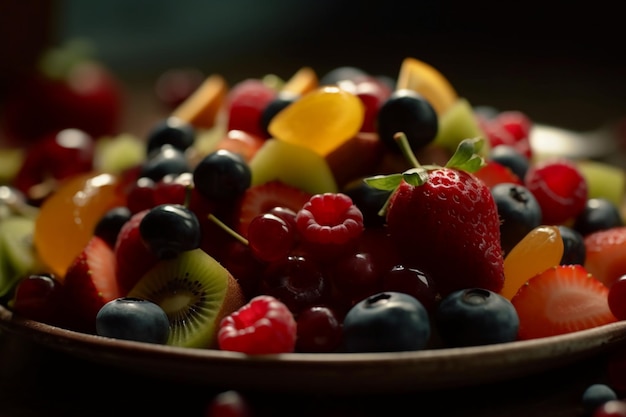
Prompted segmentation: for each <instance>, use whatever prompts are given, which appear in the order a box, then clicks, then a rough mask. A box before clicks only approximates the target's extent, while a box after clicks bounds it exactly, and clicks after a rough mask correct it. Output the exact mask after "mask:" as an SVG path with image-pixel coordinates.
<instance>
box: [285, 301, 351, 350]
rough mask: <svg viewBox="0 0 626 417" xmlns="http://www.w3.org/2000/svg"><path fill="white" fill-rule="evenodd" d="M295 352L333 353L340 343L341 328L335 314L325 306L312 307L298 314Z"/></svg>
mask: <svg viewBox="0 0 626 417" xmlns="http://www.w3.org/2000/svg"><path fill="white" fill-rule="evenodd" d="M296 323H297V326H298V331H297V339H296V351H297V352H310V353H324V352H334V351H335V350H336V349H337V348H338V347H339V345H340V343H341V335H342V327H341V320H340V318H339V316H338V315H337V313H336V312H335V311H334V310H333V309H332V308H330V307H327V306H312V307H309V308H306V309H304V310H303V311H301V312H300V314H299V315H298V317H297V320H296Z"/></svg>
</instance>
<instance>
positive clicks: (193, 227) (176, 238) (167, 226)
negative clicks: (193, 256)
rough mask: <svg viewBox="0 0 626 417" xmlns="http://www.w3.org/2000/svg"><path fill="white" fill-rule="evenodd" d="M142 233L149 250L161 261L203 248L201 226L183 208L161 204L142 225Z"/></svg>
mask: <svg viewBox="0 0 626 417" xmlns="http://www.w3.org/2000/svg"><path fill="white" fill-rule="evenodd" d="M139 233H140V234H141V239H142V241H143V242H144V243H145V244H146V246H148V247H149V248H150V250H151V251H152V252H153V253H155V254H156V255H157V257H159V258H161V259H164V258H171V257H174V256H176V255H178V254H179V253H180V252H183V251H188V250H192V249H197V248H198V247H200V241H201V229H200V222H199V221H198V218H197V217H196V215H195V214H194V213H193V212H192V211H191V210H189V209H188V208H187V207H185V206H183V205H180V204H161V205H158V206H156V207H153V208H152V209H150V210H149V211H148V213H146V215H145V216H144V217H143V219H142V220H141V223H140V224H139Z"/></svg>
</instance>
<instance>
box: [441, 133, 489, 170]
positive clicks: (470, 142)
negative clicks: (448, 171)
mask: <svg viewBox="0 0 626 417" xmlns="http://www.w3.org/2000/svg"><path fill="white" fill-rule="evenodd" d="M484 143H485V140H484V139H483V138H473V139H464V140H463V141H461V143H459V146H458V147H457V148H456V152H455V153H454V155H452V157H451V158H450V160H449V161H448V163H447V164H446V168H456V169H461V170H464V171H467V172H476V171H477V170H478V169H480V167H482V166H483V165H484V164H485V160H484V159H483V158H482V157H481V156H480V154H479V152H480V150H481V149H482V147H483V145H484Z"/></svg>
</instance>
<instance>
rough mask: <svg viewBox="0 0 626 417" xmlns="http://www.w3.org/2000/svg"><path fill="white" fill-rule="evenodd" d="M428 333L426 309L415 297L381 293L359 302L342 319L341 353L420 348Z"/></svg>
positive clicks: (397, 350)
mask: <svg viewBox="0 0 626 417" xmlns="http://www.w3.org/2000/svg"><path fill="white" fill-rule="evenodd" d="M430 334H431V328H430V321H429V317H428V312H427V311H426V309H425V308H424V306H423V305H422V303H420V302H419V300H417V299H416V298H415V297H413V296H410V295H408V294H404V293H399V292H392V291H390V292H381V293H377V294H374V295H371V296H370V297H367V298H366V299H364V300H361V301H359V302H358V303H357V304H355V305H354V307H352V308H351V309H350V310H349V311H348V313H347V314H346V316H345V317H344V321H343V343H342V346H343V350H344V351H345V352H399V351H411V350H421V349H424V348H425V347H426V345H427V344H428V342H429V339H430Z"/></svg>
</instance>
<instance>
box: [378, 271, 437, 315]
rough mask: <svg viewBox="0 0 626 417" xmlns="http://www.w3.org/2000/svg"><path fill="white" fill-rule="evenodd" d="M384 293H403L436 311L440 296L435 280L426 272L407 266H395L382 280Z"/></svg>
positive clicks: (430, 311) (431, 310) (427, 308)
mask: <svg viewBox="0 0 626 417" xmlns="http://www.w3.org/2000/svg"><path fill="white" fill-rule="evenodd" d="M381 287H382V290H383V291H397V292H403V293H406V294H409V295H412V296H413V297H415V298H417V299H418V300H419V301H420V302H421V303H422V304H423V305H424V307H425V308H426V310H428V312H429V313H432V312H434V311H435V308H436V306H437V303H438V302H439V294H438V293H437V289H436V286H435V282H434V281H433V279H432V278H431V277H430V276H429V275H428V274H426V273H425V272H423V271H421V270H419V269H417V268H410V267H407V266H405V265H395V266H393V267H392V268H391V269H390V270H389V271H387V272H386V273H385V274H383V276H382V278H381Z"/></svg>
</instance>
